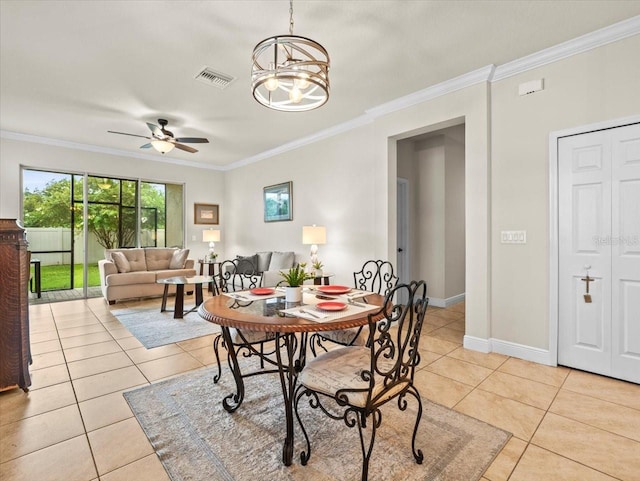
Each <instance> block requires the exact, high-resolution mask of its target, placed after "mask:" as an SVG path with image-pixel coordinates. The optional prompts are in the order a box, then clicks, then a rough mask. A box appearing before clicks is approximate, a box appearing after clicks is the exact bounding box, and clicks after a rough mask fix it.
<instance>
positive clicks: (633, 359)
mask: <svg viewBox="0 0 640 481" xmlns="http://www.w3.org/2000/svg"><path fill="white" fill-rule="evenodd" d="M558 196H559V198H558V207H559V215H558V221H559V225H558V231H559V246H558V247H559V249H558V252H559V279H558V283H559V312H558V314H559V325H558V329H559V331H558V364H562V365H565V366H570V367H575V368H578V369H583V370H585V371H590V372H595V373H599V374H604V375H606V376H611V377H615V378H619V379H625V380H627V381H632V382H636V383H640V124H633V125H628V126H624V127H618V128H615V129H608V130H601V131H597V132H590V133H585V134H581V135H573V136H569V137H563V138H561V139H559V142H558ZM587 288H588V292H587Z"/></svg>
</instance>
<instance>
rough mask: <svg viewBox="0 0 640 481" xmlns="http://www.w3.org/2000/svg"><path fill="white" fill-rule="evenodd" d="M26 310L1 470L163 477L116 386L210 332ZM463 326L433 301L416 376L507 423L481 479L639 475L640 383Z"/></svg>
mask: <svg viewBox="0 0 640 481" xmlns="http://www.w3.org/2000/svg"><path fill="white" fill-rule="evenodd" d="M140 305H144V306H146V307H149V306H155V305H157V306H159V301H158V300H151V301H138V302H130V303H126V307H135V306H140ZM117 307H118V308H121V307H125V306H123V304H118V306H117ZM30 316H31V336H32V348H33V354H34V356H33V357H34V362H33V365H32V368H31V369H32V371H31V372H32V379H33V385H32V387H31V390H30V391H29V393H28V394H25V393H24V392H22V391H21V390H18V389H13V390H9V391H5V392H3V393H0V479H1V480H3V481H34V480H37V481H49V480H51V481H54V480H62V479H64V480H68V481H97V480H101V481H128V480H134V479H135V480H136V481H166V480H168V479H169V478H168V477H167V475H166V473H165V471H164V469H163V467H162V465H161V464H160V462H159V461H158V458H157V457H156V455H155V454H154V452H153V448H152V447H151V445H150V444H149V441H148V440H147V438H146V436H145V435H144V433H143V431H142V429H141V428H140V426H139V425H138V423H137V421H136V419H135V418H134V417H133V414H132V412H131V410H130V409H129V406H128V404H127V403H126V401H125V400H124V398H123V397H122V392H123V391H125V390H128V389H131V388H133V387H136V386H141V385H145V384H148V383H150V382H156V381H157V380H160V379H163V378H166V377H168V376H174V375H177V374H181V373H184V372H187V371H190V370H193V369H199V368H202V367H203V366H207V365H211V364H213V363H214V362H215V360H214V357H213V353H212V348H211V341H212V336H205V337H203V338H198V339H193V340H190V341H185V342H180V343H176V344H172V345H168V346H163V347H159V348H156V349H151V350H147V349H145V348H144V347H143V346H142V345H141V344H140V343H139V342H138V341H137V340H136V339H135V338H134V337H132V336H131V334H130V333H129V332H128V331H127V330H126V329H124V327H123V326H122V325H121V324H120V323H119V322H118V321H117V319H116V318H115V317H114V316H113V315H112V314H111V313H110V307H109V306H108V305H107V304H106V303H105V302H104V300H103V299H89V300H77V301H69V302H59V303H51V304H39V305H33V306H31V308H30ZM463 334H464V303H461V304H457V305H455V306H452V307H451V308H449V309H436V308H429V311H428V315H427V318H426V324H425V326H424V330H423V338H422V341H421V346H422V347H421V354H422V362H421V367H420V370H419V371H418V372H417V374H416V383H417V384H418V387H419V389H420V391H421V393H422V396H423V397H425V398H428V399H431V400H433V401H435V402H438V403H441V404H443V405H445V406H448V407H451V408H453V409H455V410H457V411H460V412H463V413H465V414H468V415H470V416H473V417H476V418H478V419H481V420H483V421H486V422H488V423H490V424H493V425H495V426H498V427H501V428H503V429H505V430H507V431H510V432H511V433H513V435H514V436H513V437H512V438H511V440H510V441H509V442H508V443H507V445H506V446H505V447H504V449H503V450H502V452H501V453H500V454H499V455H498V457H497V458H496V459H495V461H494V462H493V464H492V465H491V466H490V467H489V468H488V469H487V471H486V472H485V474H484V477H483V478H482V479H483V480H484V481H487V480H488V481H505V480H511V481H546V480H576V481H589V480H598V481H600V480H602V481H604V480H615V479H617V480H626V481H633V480H640V386H638V385H635V384H630V383H626V382H622V381H617V380H613V379H609V378H606V377H602V376H598V375H594V374H589V373H585V372H581V371H577V370H572V369H567V368H563V367H559V368H553V367H548V366H542V365H538V364H534V363H530V362H526V361H522V360H519V359H515V358H509V357H507V356H502V355H499V354H481V353H478V352H474V351H469V350H466V349H464V348H462V337H463ZM460 481H466V480H460Z"/></svg>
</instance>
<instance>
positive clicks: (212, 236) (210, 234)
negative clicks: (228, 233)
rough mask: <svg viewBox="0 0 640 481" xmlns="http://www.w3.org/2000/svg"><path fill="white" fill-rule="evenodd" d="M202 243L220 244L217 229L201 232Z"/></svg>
mask: <svg viewBox="0 0 640 481" xmlns="http://www.w3.org/2000/svg"><path fill="white" fill-rule="evenodd" d="M202 242H220V231H219V230H217V229H207V230H203V231H202Z"/></svg>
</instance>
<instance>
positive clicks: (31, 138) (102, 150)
mask: <svg viewBox="0 0 640 481" xmlns="http://www.w3.org/2000/svg"><path fill="white" fill-rule="evenodd" d="M0 138H3V139H7V140H19V141H21V142H31V143H33V144H42V145H49V146H52V147H63V148H66V149H74V150H84V151H86V152H95V153H98V154H106V155H115V156H118V157H132V158H134V159H143V160H152V161H155V162H164V163H166V164H174V165H182V166H186V167H196V168H199V169H208V170H221V169H220V167H216V166H212V165H207V164H200V163H198V162H190V161H188V160H180V159H170V158H168V157H164V156H159V155H149V154H138V153H135V152H128V151H125V150H118V149H111V148H108V147H100V146H98V145H89V144H81V143H78V142H69V141H67V140H59V139H51V138H48V137H39V136H37V135H28V134H21V133H19V132H11V131H9V130H0Z"/></svg>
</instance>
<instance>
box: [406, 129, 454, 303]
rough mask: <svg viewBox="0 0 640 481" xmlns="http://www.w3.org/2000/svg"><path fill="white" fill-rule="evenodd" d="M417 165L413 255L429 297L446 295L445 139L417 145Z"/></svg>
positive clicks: (442, 297)
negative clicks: (415, 234)
mask: <svg viewBox="0 0 640 481" xmlns="http://www.w3.org/2000/svg"><path fill="white" fill-rule="evenodd" d="M414 146H415V150H414V162H416V165H417V176H416V182H415V183H414V185H416V184H417V187H418V199H417V201H418V208H417V212H418V217H417V218H416V219H415V221H416V229H417V231H418V238H417V241H418V242H417V244H416V245H415V246H414V249H413V253H414V254H415V258H416V261H417V264H418V279H424V280H425V281H427V286H428V288H429V297H434V298H437V299H444V298H445V297H446V295H445V262H444V260H445V251H446V239H445V224H446V217H445V180H444V179H445V154H444V136H443V135H438V136H437V137H433V138H430V139H428V140H425V141H422V142H416V143H415V144H414Z"/></svg>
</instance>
